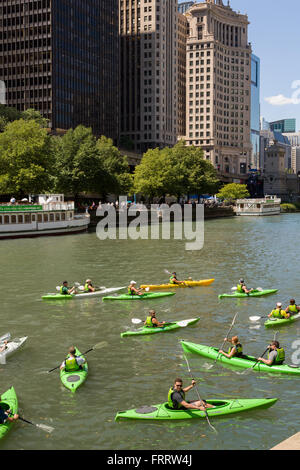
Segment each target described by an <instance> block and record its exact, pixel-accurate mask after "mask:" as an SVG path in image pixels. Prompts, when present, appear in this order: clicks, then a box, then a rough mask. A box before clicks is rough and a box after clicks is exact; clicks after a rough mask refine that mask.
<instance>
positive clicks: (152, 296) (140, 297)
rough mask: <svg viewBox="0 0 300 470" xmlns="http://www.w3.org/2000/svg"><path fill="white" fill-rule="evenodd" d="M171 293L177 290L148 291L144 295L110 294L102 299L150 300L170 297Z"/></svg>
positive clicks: (173, 293)
mask: <svg viewBox="0 0 300 470" xmlns="http://www.w3.org/2000/svg"><path fill="white" fill-rule="evenodd" d="M171 295H175V292H149V293H148V292H147V293H145V294H143V295H129V294H122V295H116V296H114V295H108V296H107V297H103V298H102V300H150V299H159V298H162V297H169V296H171Z"/></svg>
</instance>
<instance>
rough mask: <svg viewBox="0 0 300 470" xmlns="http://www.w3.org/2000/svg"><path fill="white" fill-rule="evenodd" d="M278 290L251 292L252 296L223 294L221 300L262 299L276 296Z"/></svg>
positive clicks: (220, 296)
mask: <svg viewBox="0 0 300 470" xmlns="http://www.w3.org/2000/svg"><path fill="white" fill-rule="evenodd" d="M277 291H278V289H265V290H255V291H253V292H250V294H241V293H240V292H235V293H234V294H222V295H219V299H225V298H232V299H247V298H248V297H262V296H263V295H271V294H275V292H277Z"/></svg>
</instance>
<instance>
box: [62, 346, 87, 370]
mask: <svg viewBox="0 0 300 470" xmlns="http://www.w3.org/2000/svg"><path fill="white" fill-rule="evenodd" d="M84 363H85V359H84V357H82V356H76V348H74V346H71V347H70V349H69V357H67V358H66V359H65V360H64V361H63V362H62V364H61V366H60V369H65V370H66V371H67V372H71V371H73V370H74V371H75V370H79V369H81V366H82V364H84Z"/></svg>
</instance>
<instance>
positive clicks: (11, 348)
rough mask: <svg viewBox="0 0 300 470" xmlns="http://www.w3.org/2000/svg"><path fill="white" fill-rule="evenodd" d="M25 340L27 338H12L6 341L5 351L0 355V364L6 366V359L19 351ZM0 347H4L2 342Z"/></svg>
mask: <svg viewBox="0 0 300 470" xmlns="http://www.w3.org/2000/svg"><path fill="white" fill-rule="evenodd" d="M27 338H28V336H23V337H22V338H14V339H12V340H11V341H9V340H8V341H9V342H8V343H7V345H6V348H5V350H4V351H2V352H1V353H0V364H6V359H7V358H8V357H9V356H11V355H12V354H13V353H14V352H16V351H17V350H18V349H20V348H21V347H22V346H23V344H24V343H25V341H26V340H27ZM1 339H2V338H1ZM2 341H4V340H2ZM0 346H4V342H2V344H1V343H0Z"/></svg>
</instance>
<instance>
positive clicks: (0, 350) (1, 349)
mask: <svg viewBox="0 0 300 470" xmlns="http://www.w3.org/2000/svg"><path fill="white" fill-rule="evenodd" d="M7 343H8V341H7V340H5V341H3V346H0V353H2V352H3V351H5V349H6V348H7Z"/></svg>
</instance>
